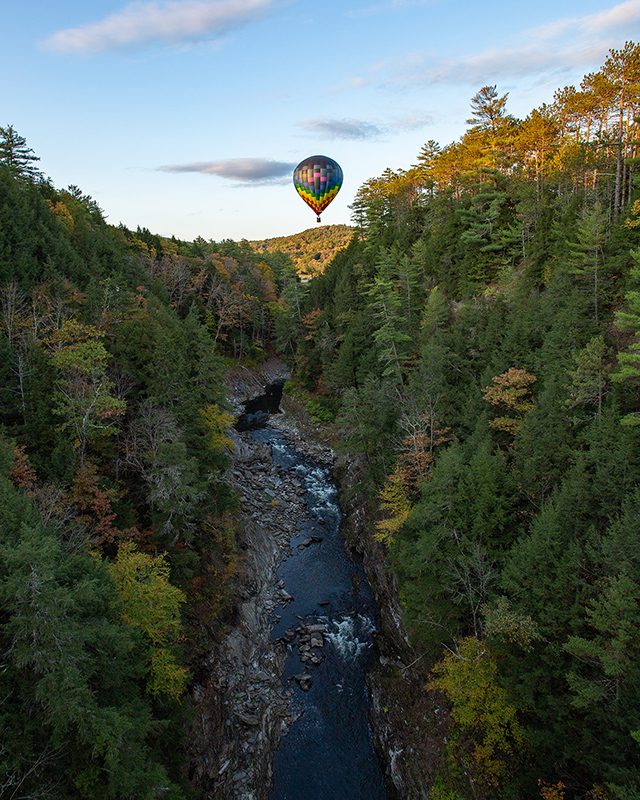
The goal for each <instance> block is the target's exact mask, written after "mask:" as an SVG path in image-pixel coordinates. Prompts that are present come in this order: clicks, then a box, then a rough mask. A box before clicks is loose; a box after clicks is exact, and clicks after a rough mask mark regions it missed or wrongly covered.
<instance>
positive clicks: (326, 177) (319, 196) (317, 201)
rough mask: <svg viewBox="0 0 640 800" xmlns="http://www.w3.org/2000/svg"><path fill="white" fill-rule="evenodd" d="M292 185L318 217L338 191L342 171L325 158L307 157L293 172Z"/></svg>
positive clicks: (335, 162)
mask: <svg viewBox="0 0 640 800" xmlns="http://www.w3.org/2000/svg"><path fill="white" fill-rule="evenodd" d="M293 185H294V186H295V187H296V191H297V192H298V194H299V195H300V197H301V198H302V199H303V200H304V202H305V203H306V204H307V205H308V206H310V207H311V208H312V209H313V210H314V211H315V213H316V214H317V217H318V222H320V214H321V213H322V212H323V211H324V210H325V208H326V207H327V206H328V205H329V203H330V202H331V201H332V200H333V198H334V197H335V196H336V195H337V194H338V192H339V191H340V187H341V186H342V169H341V167H340V164H338V163H337V161H334V160H333V159H332V158H328V157H327V156H309V158H305V160H304V161H301V162H300V163H299V164H298V166H297V167H296V168H295V169H294V170H293Z"/></svg>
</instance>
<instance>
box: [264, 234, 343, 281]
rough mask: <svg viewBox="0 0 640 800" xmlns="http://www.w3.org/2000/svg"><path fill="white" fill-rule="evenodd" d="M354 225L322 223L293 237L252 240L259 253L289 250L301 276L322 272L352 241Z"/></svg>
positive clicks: (287, 252)
mask: <svg viewBox="0 0 640 800" xmlns="http://www.w3.org/2000/svg"><path fill="white" fill-rule="evenodd" d="M353 231H354V228H352V227H351V226H350V225H322V227H317V228H308V229H307V230H306V231H302V232H301V233H294V234H293V235H292V236H277V237H275V238H274V239H263V240H262V241H258V242H249V244H250V245H251V247H253V249H254V250H256V252H258V253H274V252H281V253H286V254H287V255H288V256H290V257H291V260H292V261H293V264H294V266H295V268H296V272H297V273H298V275H300V276H301V277H305V276H314V275H320V274H322V273H323V272H324V270H325V267H326V266H327V264H328V263H329V261H331V259H332V258H333V257H334V256H335V254H336V253H338V252H339V251H340V250H344V248H345V247H346V246H347V245H348V244H349V242H350V241H351V237H352V236H353Z"/></svg>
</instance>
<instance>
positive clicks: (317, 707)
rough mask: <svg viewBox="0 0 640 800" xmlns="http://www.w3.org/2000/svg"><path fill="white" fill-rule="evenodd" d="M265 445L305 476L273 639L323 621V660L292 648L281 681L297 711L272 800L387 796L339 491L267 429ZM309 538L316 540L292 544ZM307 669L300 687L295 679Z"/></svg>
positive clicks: (371, 618)
mask: <svg viewBox="0 0 640 800" xmlns="http://www.w3.org/2000/svg"><path fill="white" fill-rule="evenodd" d="M251 435H252V436H253V437H254V438H255V439H256V440H258V441H261V442H269V443H270V444H271V446H272V451H273V458H274V462H275V463H276V464H278V465H279V466H281V467H282V468H284V469H287V470H291V471H294V472H296V473H297V474H298V475H299V476H300V477H301V478H302V479H303V481H304V486H305V490H306V493H305V499H306V502H307V507H308V509H309V515H310V520H309V519H305V520H301V524H300V526H299V533H298V534H297V535H296V537H295V538H294V539H293V541H292V546H293V554H292V555H291V556H290V557H289V558H288V559H287V560H286V561H285V562H284V563H283V564H282V566H281V568H280V573H279V577H280V578H282V579H283V580H284V584H285V589H286V591H287V592H288V593H289V594H291V595H293V597H294V600H293V601H292V602H289V603H287V604H286V605H285V606H282V607H280V608H278V609H277V615H278V616H279V617H281V619H280V620H279V621H278V620H274V626H273V638H274V639H277V638H279V637H280V636H282V635H283V634H284V632H285V631H287V630H290V629H295V628H297V627H299V626H300V625H307V624H326V626H327V631H326V633H324V634H323V639H324V647H322V648H320V649H319V651H318V652H321V653H322V656H323V660H322V662H321V663H320V664H319V665H317V666H313V665H311V664H305V663H303V662H302V661H301V660H300V657H299V652H298V650H297V649H296V648H295V647H294V646H292V645H289V646H288V648H289V652H288V657H287V662H286V666H285V681H286V683H287V685H288V686H290V687H291V688H292V690H293V694H294V709H295V711H296V712H298V713H300V716H299V718H298V719H297V720H296V722H294V723H293V725H292V727H291V729H290V731H289V733H288V734H287V735H286V736H285V737H283V739H282V741H281V744H280V747H279V749H278V751H277V753H276V755H275V758H274V764H273V771H274V780H273V787H272V791H271V794H270V800H329V799H330V800H365V799H366V800H384V798H386V796H387V795H386V792H385V788H384V781H383V776H382V771H381V769H380V764H379V762H378V759H377V756H376V753H375V751H374V748H373V744H372V739H371V731H370V727H369V698H368V693H367V689H366V684H365V672H366V670H367V667H368V665H369V663H370V661H371V659H372V658H373V657H375V652H374V644H373V634H374V631H375V605H374V600H373V596H372V593H371V589H370V587H369V585H368V583H367V580H366V577H365V575H364V570H363V569H362V566H361V565H360V564H358V563H354V561H352V560H351V559H350V558H349V556H348V555H347V553H346V551H345V548H344V546H343V542H342V537H341V535H340V509H339V506H338V497H337V491H336V487H335V486H334V485H333V483H332V481H331V477H330V475H329V473H328V471H327V470H325V469H324V468H322V467H320V466H319V465H318V464H316V463H315V462H313V461H312V460H310V459H309V458H307V457H306V456H303V455H302V454H300V453H299V452H297V451H296V450H295V448H294V447H293V446H292V445H291V444H290V443H289V442H288V441H287V440H286V439H285V438H284V436H283V435H282V434H280V433H279V432H278V431H276V430H274V429H273V428H269V427H267V428H264V429H262V430H257V431H254V432H253V433H252V434H251ZM310 536H318V537H322V541H321V542H319V543H314V544H312V545H310V546H308V547H302V548H300V547H298V545H299V544H300V543H301V542H303V541H305V540H307V539H308V538H309V537H310ZM304 672H307V673H308V674H309V675H311V688H310V689H309V690H308V691H303V690H302V689H301V688H300V686H299V685H298V683H297V682H296V681H295V680H291V681H290V680H289V679H290V678H291V677H292V676H293V675H296V674H298V675H299V674H301V673H304Z"/></svg>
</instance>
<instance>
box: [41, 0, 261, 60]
mask: <svg viewBox="0 0 640 800" xmlns="http://www.w3.org/2000/svg"><path fill="white" fill-rule="evenodd" d="M275 4H276V0H164V2H162V1H160V0H159V1H158V2H147V3H143V2H133V3H129V4H128V5H126V6H125V7H124V8H123V9H122V10H121V11H117V12H116V13H115V14H111V15H110V16H108V17H105V18H104V19H101V20H99V21H97V22H90V23H88V24H86V25H81V26H79V27H77V28H66V29H65V30H61V31H58V32H57V33H54V34H53V35H52V36H50V37H49V38H48V39H46V40H45V43H44V44H45V46H46V47H48V48H49V49H51V50H55V51H57V52H60V53H96V52H102V51H105V50H121V49H127V48H133V47H139V46H143V45H148V44H151V43H155V42H167V43H177V42H196V41H202V40H211V39H216V38H218V37H220V36H222V35H223V34H225V33H227V32H228V31H230V30H232V29H234V28H237V27H239V26H241V25H244V24H246V23H248V22H251V21H252V20H254V19H256V18H259V17H261V16H262V15H263V14H265V13H266V12H267V11H269V10H270V9H271V8H273V7H274V5H275Z"/></svg>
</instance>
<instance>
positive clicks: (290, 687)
mask: <svg viewBox="0 0 640 800" xmlns="http://www.w3.org/2000/svg"><path fill="white" fill-rule="evenodd" d="M286 375H287V373H286V367H285V365H284V364H282V362H278V361H277V360H275V359H274V360H272V361H270V362H269V363H268V364H267V365H265V366H263V368H262V369H261V370H259V371H253V370H248V369H245V368H238V370H236V372H234V373H232V374H231V376H230V378H229V384H228V385H229V390H230V397H231V400H232V402H233V406H234V408H235V410H236V413H237V415H238V417H237V422H236V430H235V431H234V432H233V437H234V443H235V447H234V454H233V464H232V469H231V472H230V478H231V481H232V484H233V486H234V487H235V489H236V491H237V494H238V499H239V507H238V525H239V532H240V537H239V541H238V545H239V565H238V571H237V581H236V589H235V596H236V604H235V608H234V618H233V622H232V624H230V625H229V627H228V629H227V630H226V632H225V634H224V636H223V637H222V638H220V639H219V640H217V641H216V642H214V643H213V644H212V648H211V651H210V655H209V657H208V659H207V661H206V663H205V664H204V665H203V670H202V675H203V680H202V682H201V683H199V684H197V685H196V686H194V690H193V692H192V696H193V701H194V706H195V714H194V719H193V722H192V724H191V727H190V732H189V739H190V745H191V747H190V750H191V757H190V764H191V769H190V775H191V780H192V784H193V786H194V788H195V789H196V790H197V791H199V792H200V795H201V796H202V798H203V800H320V798H322V799H323V800H324V799H325V798H329V797H330V798H334V799H335V800H364V799H365V798H366V799H367V800H384V798H386V797H387V794H386V791H385V787H384V778H383V773H382V770H381V767H380V764H379V762H378V758H377V753H376V750H375V749H374V745H373V740H372V734H371V727H370V710H371V708H370V707H371V702H370V696H369V691H368V689H367V685H366V680H365V678H366V674H367V671H368V668H369V667H370V666H372V665H373V663H374V661H377V652H376V648H375V643H374V634H375V631H376V625H377V613H376V607H375V601H374V599H373V595H372V592H371V589H370V586H369V583H368V582H367V578H366V575H365V572H364V569H363V567H362V564H361V563H360V562H359V561H358V559H357V558H355V559H354V558H352V557H351V556H350V555H349V554H348V552H347V550H346V548H345V546H344V542H343V537H342V531H341V522H342V514H341V511H340V507H339V503H338V492H337V488H336V485H335V484H334V482H333V479H332V466H333V464H334V460H335V459H334V454H333V453H332V451H331V450H330V449H329V448H327V447H326V446H324V445H322V444H321V443H320V442H319V441H317V440H316V439H315V438H314V437H313V434H312V433H311V434H307V433H305V432H303V427H304V426H303V425H299V423H298V420H297V417H296V415H295V414H281V413H278V408H279V403H280V398H281V394H282V386H283V383H284V378H285V377H286ZM265 383H266V384H267V386H266V390H265V393H264V394H262V395H260V391H261V389H262V387H263V386H264V385H265ZM248 398H249V399H248ZM243 411H244V413H242V412H243Z"/></svg>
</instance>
